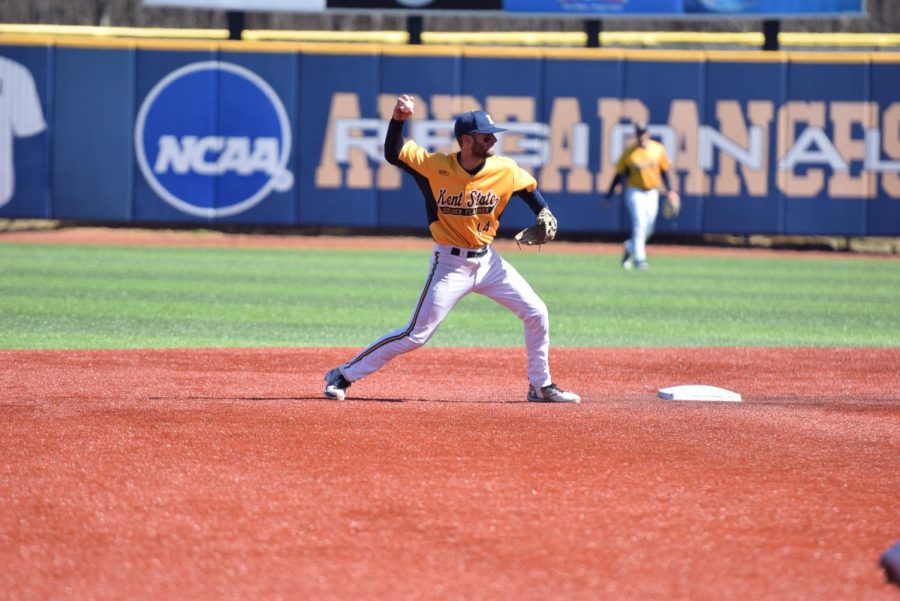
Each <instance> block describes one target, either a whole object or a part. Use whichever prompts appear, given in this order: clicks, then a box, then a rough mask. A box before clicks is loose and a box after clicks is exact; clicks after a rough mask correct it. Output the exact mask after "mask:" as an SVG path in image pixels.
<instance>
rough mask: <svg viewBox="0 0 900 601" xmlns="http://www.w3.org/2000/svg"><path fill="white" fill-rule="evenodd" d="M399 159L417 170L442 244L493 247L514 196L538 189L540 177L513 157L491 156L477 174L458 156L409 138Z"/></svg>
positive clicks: (431, 224) (433, 227) (431, 223)
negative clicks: (492, 242) (464, 165)
mask: <svg viewBox="0 0 900 601" xmlns="http://www.w3.org/2000/svg"><path fill="white" fill-rule="evenodd" d="M399 159H400V161H402V162H403V163H404V164H405V165H406V166H408V167H409V168H410V169H411V170H412V171H414V172H415V173H414V174H413V175H414V176H416V181H417V182H418V184H419V188H420V189H421V190H422V193H423V194H425V196H426V203H427V209H428V221H429V225H428V229H429V230H430V231H431V236H432V238H434V241H435V242H437V243H438V244H449V245H451V246H461V247H464V248H481V247H482V246H486V245H488V244H490V243H491V241H492V240H493V239H494V236H496V235H497V227H498V225H499V223H500V215H501V214H502V213H503V211H504V209H506V205H507V204H508V203H509V199H510V198H511V197H512V195H513V194H514V193H515V192H517V191H519V190H527V191H528V192H534V190H535V189H536V188H537V182H536V181H535V179H534V177H533V176H532V175H531V174H530V173H528V172H527V171H525V170H523V169H522V168H521V167H519V165H518V164H517V163H516V162H515V161H513V160H512V159H510V158H508V157H503V156H491V157H488V158H487V159H486V161H485V164H484V166H482V168H481V170H479V171H478V173H476V174H475V175H472V174H470V173H469V172H468V171H466V170H465V169H464V168H463V167H462V165H460V164H459V161H458V159H457V155H456V154H450V155H447V154H442V153H437V152H436V153H430V152H427V151H426V150H425V149H424V148H422V147H421V146H419V145H418V144H416V143H415V142H414V141H413V140H407V141H406V143H405V144H404V145H403V148H402V149H401V150H400V156H399ZM432 211H433V212H432Z"/></svg>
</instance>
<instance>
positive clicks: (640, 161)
mask: <svg viewBox="0 0 900 601" xmlns="http://www.w3.org/2000/svg"><path fill="white" fill-rule="evenodd" d="M670 167H671V165H670V164H669V156H668V155H667V154H666V149H665V147H663V145H662V144H660V143H659V142H657V141H656V140H648V141H647V145H646V146H645V147H643V148H642V147H641V146H639V145H637V144H635V145H634V146H631V147H629V148H628V149H627V150H626V151H625V152H623V153H622V156H621V157H619V162H618V163H616V173H621V174H623V175H625V183H626V185H628V186H631V187H632V188H641V189H642V190H651V189H653V188H660V187H662V172H663V171H668V170H669V168H670Z"/></svg>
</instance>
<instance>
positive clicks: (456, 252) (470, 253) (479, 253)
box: [450, 246, 488, 259]
mask: <svg viewBox="0 0 900 601" xmlns="http://www.w3.org/2000/svg"><path fill="white" fill-rule="evenodd" d="M487 251H488V247H487V246H485V247H484V248H480V249H478V250H467V251H466V258H467V259H475V258H476V257H483V256H484V255H486V254H487ZM462 253H463V251H462V249H461V248H456V247H455V246H454V247H453V248H451V249H450V254H451V255H453V256H454V257H458V256H460V255H461V254H462Z"/></svg>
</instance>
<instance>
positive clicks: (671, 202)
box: [662, 190, 681, 219]
mask: <svg viewBox="0 0 900 601" xmlns="http://www.w3.org/2000/svg"><path fill="white" fill-rule="evenodd" d="M662 210H663V217H665V218H666V219H675V218H676V217H678V214H679V213H680V212H681V197H680V196H679V195H678V192H676V191H674V190H669V193H668V194H667V195H666V199H665V200H664V201H663V208H662Z"/></svg>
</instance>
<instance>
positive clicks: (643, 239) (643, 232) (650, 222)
mask: <svg viewBox="0 0 900 601" xmlns="http://www.w3.org/2000/svg"><path fill="white" fill-rule="evenodd" d="M625 205H626V206H627V207H628V213H629V214H630V215H631V238H629V239H628V240H626V241H625V250H626V251H628V254H630V255H631V256H632V257H633V258H634V261H635V262H636V263H639V264H640V263H646V262H647V240H648V239H649V238H650V236H652V235H653V229H654V228H655V227H656V214H657V213H658V212H659V191H658V190H656V189H652V190H642V189H641V188H633V187H631V186H629V187H628V188H626V189H625Z"/></svg>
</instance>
